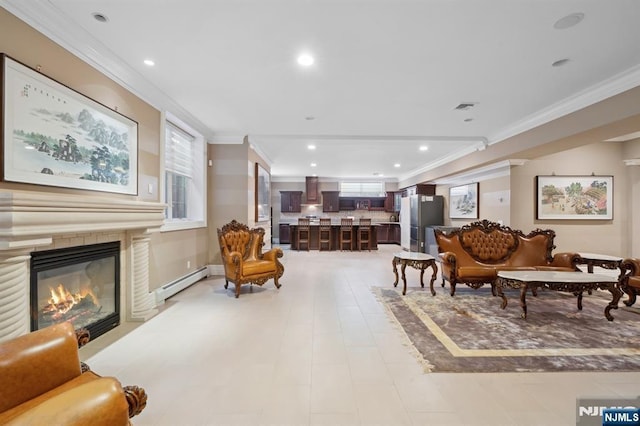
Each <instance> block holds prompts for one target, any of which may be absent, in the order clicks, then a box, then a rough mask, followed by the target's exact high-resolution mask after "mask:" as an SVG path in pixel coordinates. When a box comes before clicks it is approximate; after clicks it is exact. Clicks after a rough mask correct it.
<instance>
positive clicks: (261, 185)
mask: <svg viewBox="0 0 640 426" xmlns="http://www.w3.org/2000/svg"><path fill="white" fill-rule="evenodd" d="M255 176H256V193H255V194H256V197H255V198H256V203H255V204H256V222H264V221H267V220H269V218H270V217H271V179H270V176H269V172H267V170H266V169H265V168H264V167H262V166H261V165H260V164H259V163H256V169H255Z"/></svg>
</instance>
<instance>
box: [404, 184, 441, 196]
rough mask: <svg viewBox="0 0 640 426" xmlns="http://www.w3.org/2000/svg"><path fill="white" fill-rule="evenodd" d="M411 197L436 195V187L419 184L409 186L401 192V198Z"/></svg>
mask: <svg viewBox="0 0 640 426" xmlns="http://www.w3.org/2000/svg"><path fill="white" fill-rule="evenodd" d="M411 195H436V186H435V185H433V184H426V183H419V184H417V185H413V186H409V187H407V188H405V189H404V190H403V191H402V196H403V197H410V196H411Z"/></svg>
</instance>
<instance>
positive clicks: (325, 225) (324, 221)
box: [318, 217, 331, 251]
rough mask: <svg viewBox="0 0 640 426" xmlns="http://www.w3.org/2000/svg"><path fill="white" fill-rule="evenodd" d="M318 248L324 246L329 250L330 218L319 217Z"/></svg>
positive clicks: (320, 248)
mask: <svg viewBox="0 0 640 426" xmlns="http://www.w3.org/2000/svg"><path fill="white" fill-rule="evenodd" d="M318 229H319V231H318V250H320V251H322V247H323V246H326V247H327V250H331V218H328V217H327V218H320V228H318Z"/></svg>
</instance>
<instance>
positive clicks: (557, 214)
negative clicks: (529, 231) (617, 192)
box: [536, 175, 613, 220]
mask: <svg viewBox="0 0 640 426" xmlns="http://www.w3.org/2000/svg"><path fill="white" fill-rule="evenodd" d="M536 219H586V220H594V219H595V220H598V219H600V220H611V219H613V176H594V175H592V176H536Z"/></svg>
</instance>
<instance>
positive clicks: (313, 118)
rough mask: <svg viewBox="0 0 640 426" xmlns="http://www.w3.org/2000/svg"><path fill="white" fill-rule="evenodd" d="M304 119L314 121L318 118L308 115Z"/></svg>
mask: <svg viewBox="0 0 640 426" xmlns="http://www.w3.org/2000/svg"><path fill="white" fill-rule="evenodd" d="M304 119H305V120H307V121H313V120H315V119H316V118H315V117H314V116H312V115H308V116H306V117H305V118H304Z"/></svg>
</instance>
